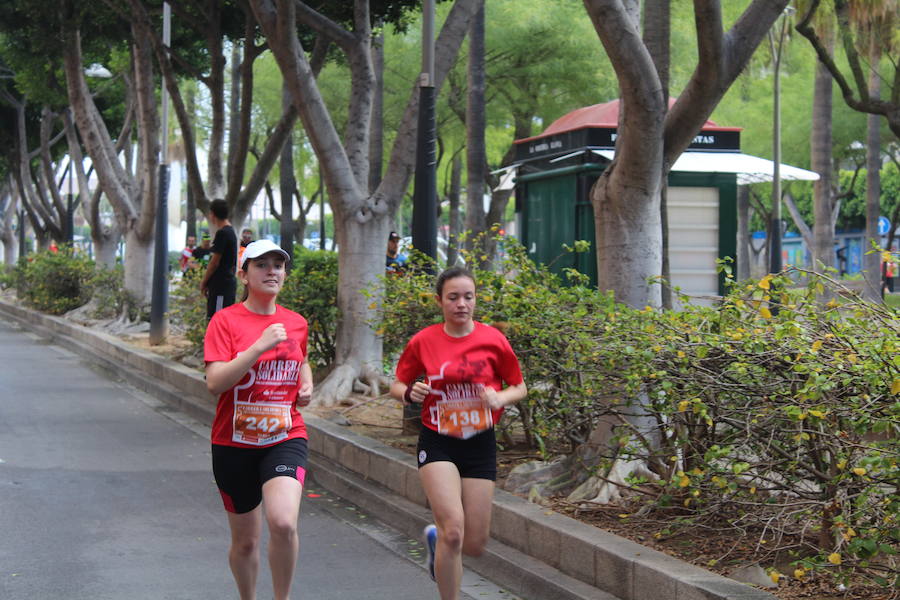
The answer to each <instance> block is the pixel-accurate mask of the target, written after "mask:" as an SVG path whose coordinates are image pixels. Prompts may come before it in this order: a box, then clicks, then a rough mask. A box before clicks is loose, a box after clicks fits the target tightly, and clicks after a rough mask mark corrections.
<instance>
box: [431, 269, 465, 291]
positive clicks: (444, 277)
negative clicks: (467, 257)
mask: <svg viewBox="0 0 900 600" xmlns="http://www.w3.org/2000/svg"><path fill="white" fill-rule="evenodd" d="M457 277H468V278H469V279H471V280H472V283H475V276H474V275H472V272H471V271H470V270H468V269H467V268H465V267H460V266H455V267H450V268H449V269H444V271H443V272H442V273H441V274H440V275H438V278H437V281H436V282H435V284H434V291H435V292H437V295H438V296H439V297H440V296H442V294H443V292H444V284H445V283H446V282H448V281H450V280H451V279H456V278H457Z"/></svg>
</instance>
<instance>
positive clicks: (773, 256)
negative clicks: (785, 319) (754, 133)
mask: <svg viewBox="0 0 900 600" xmlns="http://www.w3.org/2000/svg"><path fill="white" fill-rule="evenodd" d="M793 10H794V9H793V8H792V7H787V8H785V10H784V14H782V15H781V19H780V20H781V30H780V31H779V33H778V41H777V43H776V41H775V34H774V33H773V32H772V31H771V30H770V31H769V48H770V49H771V51H772V56H773V58H774V59H775V72H774V76H773V79H774V82H773V100H772V113H773V114H772V154H773V157H772V161H773V162H774V163H775V164H774V165H773V167H772V223H771V225H770V227H769V229H770V231H771V236H772V239H771V240H769V273H780V272H781V269H782V268H783V267H784V265H782V262H781V236H782V235H783V233H784V231H783V230H784V224H783V223H782V219H781V56H782V51H783V49H784V38H785V36H786V35H787V27H788V17H789V16H790V14H791V13H792V12H793Z"/></svg>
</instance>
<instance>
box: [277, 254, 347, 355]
mask: <svg viewBox="0 0 900 600" xmlns="http://www.w3.org/2000/svg"><path fill="white" fill-rule="evenodd" d="M337 283H338V258H337V253H335V252H328V251H323V250H307V249H306V248H304V247H302V246H299V245H297V246H294V260H293V264H292V265H291V272H290V274H289V275H288V277H287V279H286V280H285V283H284V287H283V288H282V290H281V293H280V294H279V295H278V302H279V304H281V305H282V306H284V307H286V308H289V309H291V310H293V311H295V312H298V313H300V314H301V315H303V316H304V317H306V320H307V321H308V322H309V362H310V366H312V367H313V369H320V368H323V367H327V366H328V365H330V364H331V363H332V362H333V361H334V356H335V334H336V331H337V320H338V308H337Z"/></svg>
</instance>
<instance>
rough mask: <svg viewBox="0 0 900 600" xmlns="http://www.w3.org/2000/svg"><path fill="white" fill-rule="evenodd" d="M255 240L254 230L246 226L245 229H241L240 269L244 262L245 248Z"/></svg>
mask: <svg viewBox="0 0 900 600" xmlns="http://www.w3.org/2000/svg"><path fill="white" fill-rule="evenodd" d="M252 241H253V230H252V229H250V228H249V227H245V228H244V229H243V231H241V244H240V246H239V247H238V260H237V264H238V269H240V268H241V265H242V264H244V248H246V247H247V245H248V244H249V243H250V242H252Z"/></svg>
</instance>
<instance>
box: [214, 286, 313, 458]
mask: <svg viewBox="0 0 900 600" xmlns="http://www.w3.org/2000/svg"><path fill="white" fill-rule="evenodd" d="M273 323H282V324H284V327H285V330H286V331H287V335H288V339H287V340H285V341H284V342H281V343H280V344H278V345H277V346H275V347H274V348H273V349H271V350H269V351H267V352H265V353H264V354H263V355H262V356H260V357H259V360H257V361H256V364H254V365H253V367H251V368H250V371H248V372H247V374H246V375H245V376H244V377H243V378H242V379H241V380H240V381H239V382H238V383H237V384H236V385H235V386H234V387H232V388H231V389H229V390H227V391H225V392H223V393H222V394H221V395H220V396H219V403H218V404H217V405H216V416H215V419H214V420H213V426H212V443H213V444H221V445H224V446H238V447H241V448H244V447H251V448H257V447H261V446H271V445H272V444H276V443H278V442H281V441H284V440H287V439H293V438H306V424H305V423H304V422H303V416H302V415H301V414H300V411H298V410H297V408H296V406H295V405H294V401H295V400H296V399H297V392H298V391H299V390H300V384H301V381H300V365H302V364H303V361H304V359H305V358H306V341H307V337H308V328H307V324H306V319H304V318H303V317H302V316H301V315H299V314H297V313H295V312H293V311H291V310H288V309H286V308H284V307H283V306H278V305H276V307H275V314H273V315H259V314H256V313H254V312H250V311H249V310H247V307H245V306H244V304H243V303H238V304H233V305H231V306H229V307H227V308H224V309H222V310H220V311H218V312H216V314H215V315H213V318H212V320H211V321H210V322H209V327H208V328H207V329H206V338H205V339H204V343H203V358H204V359H205V360H206V362H207V363H211V362H217V361H223V362H227V361H230V360H232V359H234V358H235V357H237V355H238V354H240V353H241V352H243V351H245V350H247V349H248V348H249V347H250V346H252V345H253V343H254V342H255V341H256V340H258V339H259V336H260V335H261V334H262V332H263V331H264V330H265V329H266V327H268V326H269V325H271V324H273Z"/></svg>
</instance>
